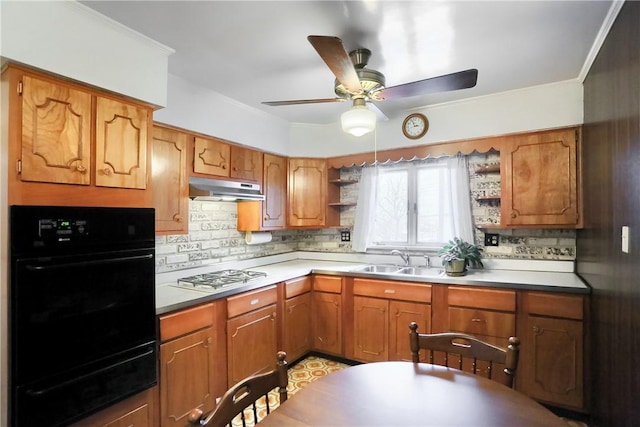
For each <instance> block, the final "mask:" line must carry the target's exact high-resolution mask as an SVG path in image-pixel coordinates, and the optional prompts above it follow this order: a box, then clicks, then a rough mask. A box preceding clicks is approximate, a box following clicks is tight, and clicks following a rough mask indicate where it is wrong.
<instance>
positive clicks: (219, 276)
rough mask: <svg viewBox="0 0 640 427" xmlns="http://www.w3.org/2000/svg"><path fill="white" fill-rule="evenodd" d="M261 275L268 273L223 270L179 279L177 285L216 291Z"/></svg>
mask: <svg viewBox="0 0 640 427" xmlns="http://www.w3.org/2000/svg"><path fill="white" fill-rule="evenodd" d="M260 277H267V273H263V272H261V271H252V270H221V271H215V272H213V273H204V274H197V275H195V276H189V277H184V278H182V279H178V284H177V286H178V287H180V288H186V289H195V290H198V291H203V292H215V291H218V290H221V289H222V288H224V287H227V286H232V285H238V284H242V283H247V282H248V281H250V280H253V279H257V278H260Z"/></svg>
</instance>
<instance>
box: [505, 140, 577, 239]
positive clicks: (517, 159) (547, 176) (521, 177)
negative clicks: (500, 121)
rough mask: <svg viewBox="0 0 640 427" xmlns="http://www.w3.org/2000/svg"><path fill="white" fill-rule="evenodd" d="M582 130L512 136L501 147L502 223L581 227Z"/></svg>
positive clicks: (507, 225) (510, 225)
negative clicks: (580, 133) (579, 147)
mask: <svg viewBox="0 0 640 427" xmlns="http://www.w3.org/2000/svg"><path fill="white" fill-rule="evenodd" d="M578 140H579V132H578V130H577V129H574V128H572V129H565V130H559V131H551V132H539V133H533V134H527V135H519V136H514V137H512V138H509V139H508V141H507V142H506V143H505V144H504V146H503V147H501V151H500V162H501V171H502V173H501V181H502V197H501V217H502V220H501V226H502V227H506V228H509V227H519V226H527V227H580V226H582V225H581V224H582V218H581V215H580V214H581V212H580V198H579V193H578V191H579V157H578Z"/></svg>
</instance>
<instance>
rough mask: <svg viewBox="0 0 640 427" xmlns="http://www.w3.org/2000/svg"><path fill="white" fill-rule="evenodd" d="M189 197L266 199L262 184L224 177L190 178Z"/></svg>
mask: <svg viewBox="0 0 640 427" xmlns="http://www.w3.org/2000/svg"><path fill="white" fill-rule="evenodd" d="M189 197H191V198H192V199H194V200H206V201H234V200H264V195H263V194H261V193H260V185H259V184H255V183H245V182H236V181H224V180H222V179H209V178H196V177H191V178H189Z"/></svg>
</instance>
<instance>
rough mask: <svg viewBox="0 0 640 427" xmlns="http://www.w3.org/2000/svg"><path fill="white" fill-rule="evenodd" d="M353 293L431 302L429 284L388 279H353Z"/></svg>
mask: <svg viewBox="0 0 640 427" xmlns="http://www.w3.org/2000/svg"><path fill="white" fill-rule="evenodd" d="M353 293H354V295H362V296H368V297H376V298H386V299H394V300H403V301H415V302H431V285H418V284H413V283H403V282H395V281H390V280H367V279H357V278H356V279H353Z"/></svg>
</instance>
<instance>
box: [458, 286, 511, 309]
mask: <svg viewBox="0 0 640 427" xmlns="http://www.w3.org/2000/svg"><path fill="white" fill-rule="evenodd" d="M448 300H449V305H457V306H461V307H472V308H483V309H487V310H502V311H513V312H515V311H516V292H515V291H508V290H497V289H479V288H468V287H457V286H450V287H449V297H448Z"/></svg>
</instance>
